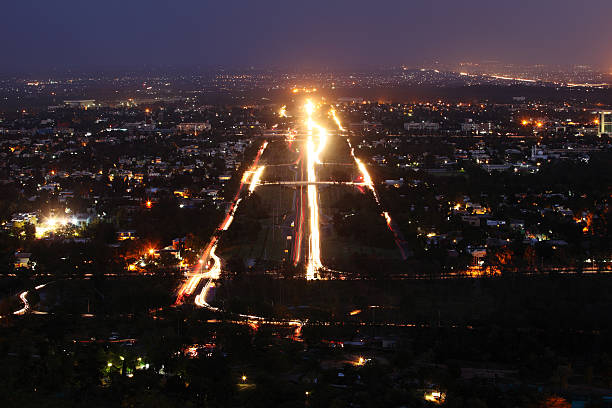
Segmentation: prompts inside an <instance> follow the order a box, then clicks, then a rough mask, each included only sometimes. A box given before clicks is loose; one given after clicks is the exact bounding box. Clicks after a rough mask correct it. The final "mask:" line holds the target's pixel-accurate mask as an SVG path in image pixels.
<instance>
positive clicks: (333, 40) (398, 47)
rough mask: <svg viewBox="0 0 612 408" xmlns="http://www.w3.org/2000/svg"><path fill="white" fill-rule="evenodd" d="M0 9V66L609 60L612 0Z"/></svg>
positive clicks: (129, 0)
mask: <svg viewBox="0 0 612 408" xmlns="http://www.w3.org/2000/svg"><path fill="white" fill-rule="evenodd" d="M0 9H1V10H2V15H3V18H2V24H0V36H1V38H2V42H1V43H0V52H1V55H2V57H1V59H2V65H1V68H0V70H1V71H4V72H7V71H13V72H14V71H20V70H28V71H44V70H47V69H51V68H55V69H61V70H63V69H66V68H74V69H81V68H94V69H95V68H140V67H144V66H145V65H146V66H161V67H165V66H176V67H184V68H188V67H192V66H196V65H197V66H234V67H236V66H242V67H245V66H250V65H253V66H256V67H266V66H283V67H286V66H290V67H299V66H302V65H306V66H311V67H321V66H329V67H356V66H377V65H387V64H399V63H409V64H417V63H420V62H423V61H431V60H434V59H439V60H441V61H445V62H454V61H459V60H468V59H474V60H475V59H478V60H484V59H495V60H502V61H505V62H515V63H545V64H547V63H554V64H574V63H589V64H595V65H598V66H602V67H606V68H608V67H612V45H611V44H612V43H611V41H612V24H610V21H612V0H529V1H528V0H515V1H498V0H462V1H455V0H427V1H425V0H403V1H401V0H396V1H386V0H368V1H364V0H352V1H340V0H311V1H291V0H287V1H266V0H261V1H256V0H251V1H231V0H225V1H214V2H213V1H205V0H200V1H194V0H166V1H161V0H149V1H140V0H121V1H117V0H104V1H93V0H80V1H73V0H38V1H33V0H13V1H4V2H3V4H2V7H1V8H0Z"/></svg>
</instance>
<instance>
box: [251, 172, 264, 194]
mask: <svg viewBox="0 0 612 408" xmlns="http://www.w3.org/2000/svg"><path fill="white" fill-rule="evenodd" d="M265 168H266V166H260V167H259V168H258V169H257V170H255V172H254V173H253V177H251V184H250V185H249V193H252V192H253V191H254V190H255V187H257V186H258V185H259V179H261V175H262V173H263V171H264V169H265Z"/></svg>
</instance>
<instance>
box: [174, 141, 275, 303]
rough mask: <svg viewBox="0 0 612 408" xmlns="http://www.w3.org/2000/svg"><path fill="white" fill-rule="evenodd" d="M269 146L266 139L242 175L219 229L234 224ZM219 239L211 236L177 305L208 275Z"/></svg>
mask: <svg viewBox="0 0 612 408" xmlns="http://www.w3.org/2000/svg"><path fill="white" fill-rule="evenodd" d="M267 146H268V141H265V142H264V143H263V145H262V146H261V147H260V148H259V150H258V151H257V155H256V156H255V160H254V161H253V166H252V167H251V169H249V170H247V171H245V172H244V174H243V175H242V179H241V182H240V186H239V187H238V191H237V192H236V196H235V197H234V200H233V204H232V206H231V207H230V209H229V211H228V212H227V214H226V216H225V218H224V219H223V221H222V222H221V225H219V227H218V228H217V230H218V231H225V230H227V229H228V228H229V227H230V225H231V224H232V221H233V220H234V214H235V213H236V210H237V209H238V204H240V201H241V198H240V194H241V192H242V189H243V187H244V185H245V184H246V182H247V181H248V179H249V177H251V176H252V175H253V174H254V172H255V171H254V170H253V169H256V168H257V164H258V163H259V159H260V158H261V156H262V154H263V152H264V150H265V149H266V147H267ZM217 241H218V238H217V236H216V235H215V236H213V237H212V238H211V240H210V242H209V243H208V245H207V246H206V249H205V250H204V253H203V255H202V257H201V258H200V262H199V263H198V264H197V266H196V272H195V273H194V274H193V275H192V276H191V277H190V278H189V279H188V280H187V281H186V282H184V283H183V285H182V286H181V287H180V288H179V291H178V295H177V298H176V302H175V304H177V305H178V304H181V303H182V302H183V299H184V298H185V297H186V296H189V295H191V294H192V293H193V292H194V291H195V290H196V288H197V287H198V285H199V284H200V281H201V280H202V279H204V278H205V277H206V276H207V275H208V273H209V272H210V271H209V272H205V273H204V272H202V269H203V268H204V267H205V265H204V263H205V262H207V261H208V258H209V257H212V258H213V260H214V257H213V255H214V249H215V248H216V246H217ZM218 265H219V268H220V262H219V263H218ZM213 267H214V265H213ZM207 284H208V283H207Z"/></svg>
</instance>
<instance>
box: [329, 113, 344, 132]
mask: <svg viewBox="0 0 612 408" xmlns="http://www.w3.org/2000/svg"><path fill="white" fill-rule="evenodd" d="M329 114H330V115H331V117H332V119H334V122H336V125H338V129H340V131H342V132H344V131H345V130H346V129H344V128H343V127H342V124H341V123H340V119H338V115H336V110H335V109H334V108H331V109H330V110H329Z"/></svg>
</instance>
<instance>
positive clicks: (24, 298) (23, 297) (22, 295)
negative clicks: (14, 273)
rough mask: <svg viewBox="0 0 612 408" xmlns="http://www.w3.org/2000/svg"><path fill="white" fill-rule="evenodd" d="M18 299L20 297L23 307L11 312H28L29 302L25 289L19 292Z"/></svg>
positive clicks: (20, 313)
mask: <svg viewBox="0 0 612 408" xmlns="http://www.w3.org/2000/svg"><path fill="white" fill-rule="evenodd" d="M19 299H21V301H22V302H23V307H22V308H21V309H19V310H17V311H15V312H13V314H14V315H18V316H20V315H24V314H26V313H27V312H28V310H30V304H29V303H28V291H27V290H26V291H25V292H21V293H20V294H19Z"/></svg>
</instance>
